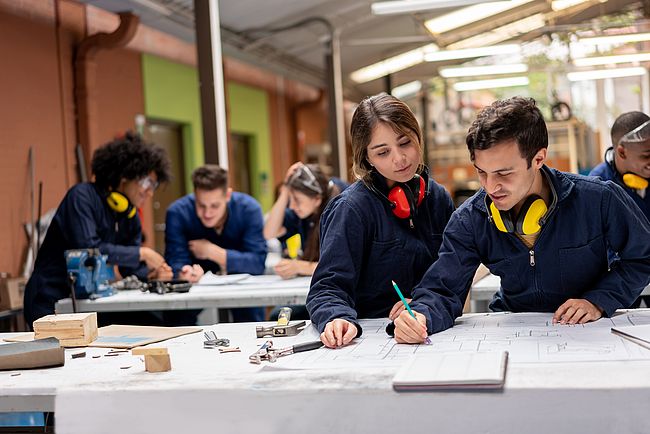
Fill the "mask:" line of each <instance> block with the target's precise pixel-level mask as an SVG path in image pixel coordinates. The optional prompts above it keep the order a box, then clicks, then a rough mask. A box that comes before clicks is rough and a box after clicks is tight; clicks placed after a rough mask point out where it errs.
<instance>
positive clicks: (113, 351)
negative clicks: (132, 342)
mask: <svg viewBox="0 0 650 434" xmlns="http://www.w3.org/2000/svg"><path fill="white" fill-rule="evenodd" d="M128 352H129V350H110V351H109V352H108V353H109V354H115V353H128Z"/></svg>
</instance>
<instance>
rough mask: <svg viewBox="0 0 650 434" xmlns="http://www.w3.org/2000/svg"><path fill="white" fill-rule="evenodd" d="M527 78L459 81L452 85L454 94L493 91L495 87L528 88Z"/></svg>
mask: <svg viewBox="0 0 650 434" xmlns="http://www.w3.org/2000/svg"><path fill="white" fill-rule="evenodd" d="M528 83H529V81H528V77H509V78H495V79H494V80H476V81H459V82H458V83H454V90H455V91H456V92H465V91H467V90H480V89H493V88H497V87H515V86H528Z"/></svg>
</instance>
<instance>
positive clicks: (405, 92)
mask: <svg viewBox="0 0 650 434" xmlns="http://www.w3.org/2000/svg"><path fill="white" fill-rule="evenodd" d="M421 89H422V82H421V81H420V80H415V81H411V82H409V83H404V84H402V85H400V86H397V87H394V88H393V90H391V92H390V93H391V95H393V96H394V97H395V98H400V99H401V98H406V97H407V96H413V95H415V94H416V93H418V92H419V91H420V90H421Z"/></svg>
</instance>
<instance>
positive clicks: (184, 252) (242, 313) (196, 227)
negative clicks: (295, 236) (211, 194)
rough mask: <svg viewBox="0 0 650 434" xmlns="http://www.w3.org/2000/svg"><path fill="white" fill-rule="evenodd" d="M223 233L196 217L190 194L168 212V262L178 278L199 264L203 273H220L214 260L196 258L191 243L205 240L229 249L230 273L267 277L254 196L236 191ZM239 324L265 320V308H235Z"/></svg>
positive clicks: (260, 219)
mask: <svg viewBox="0 0 650 434" xmlns="http://www.w3.org/2000/svg"><path fill="white" fill-rule="evenodd" d="M227 212H228V215H227V219H226V223H225V224H224V227H223V231H222V232H221V234H218V233H217V231H216V230H215V229H214V228H206V227H205V226H203V224H202V223H201V220H199V217H198V216H197V215H196V198H195V197H194V194H188V195H187V196H183V197H182V198H180V199H178V200H176V201H175V202H174V203H172V204H171V205H170V206H169V209H168V210H167V216H166V219H165V220H166V223H165V260H166V261H167V263H168V264H169V265H170V266H171V267H172V270H173V271H174V275H175V276H177V275H178V273H179V271H180V270H181V268H182V267H183V265H192V264H199V265H200V266H201V267H203V270H205V271H206V272H207V271H212V272H213V273H219V272H220V271H221V270H220V267H219V264H217V263H216V262H214V261H210V260H203V259H198V258H196V257H194V255H192V252H191V251H190V249H189V246H188V242H189V241H191V240H201V239H205V240H208V241H210V242H211V243H213V244H216V245H218V246H219V247H221V248H223V249H225V250H226V257H227V259H226V264H227V268H228V269H227V272H228V274H239V273H248V274H254V275H258V274H264V262H265V260H266V240H264V233H263V228H264V218H263V216H262V208H261V207H260V204H259V203H258V202H257V201H256V200H255V199H254V198H252V197H251V196H249V195H247V194H244V193H239V192H234V193H232V196H231V198H230V201H229V202H228V211H227ZM232 312H233V317H234V319H235V321H264V310H263V309H262V308H241V309H233V310H232Z"/></svg>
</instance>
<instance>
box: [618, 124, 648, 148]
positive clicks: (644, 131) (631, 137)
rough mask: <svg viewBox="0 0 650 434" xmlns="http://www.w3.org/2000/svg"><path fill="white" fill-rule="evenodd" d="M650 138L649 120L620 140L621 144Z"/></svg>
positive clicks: (639, 141)
mask: <svg viewBox="0 0 650 434" xmlns="http://www.w3.org/2000/svg"><path fill="white" fill-rule="evenodd" d="M647 140H650V121H647V122H645V123H643V124H641V125H639V126H638V127H636V128H635V129H633V130H632V131H630V132H629V133H627V134H626V135H624V136H623V137H621V140H619V141H618V143H619V144H625V143H641V142H645V141H647Z"/></svg>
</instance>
